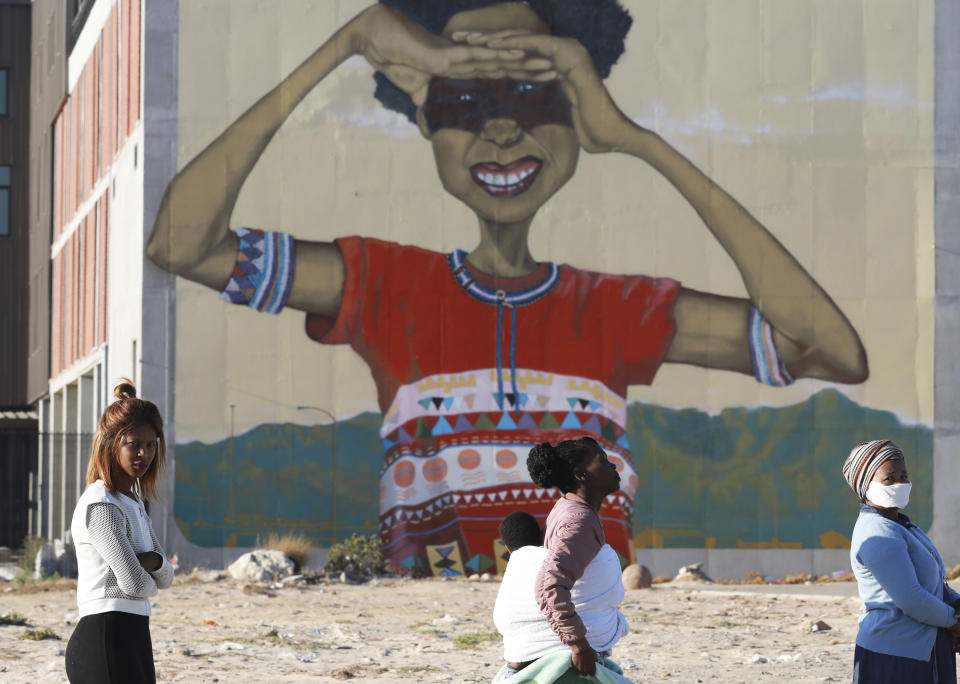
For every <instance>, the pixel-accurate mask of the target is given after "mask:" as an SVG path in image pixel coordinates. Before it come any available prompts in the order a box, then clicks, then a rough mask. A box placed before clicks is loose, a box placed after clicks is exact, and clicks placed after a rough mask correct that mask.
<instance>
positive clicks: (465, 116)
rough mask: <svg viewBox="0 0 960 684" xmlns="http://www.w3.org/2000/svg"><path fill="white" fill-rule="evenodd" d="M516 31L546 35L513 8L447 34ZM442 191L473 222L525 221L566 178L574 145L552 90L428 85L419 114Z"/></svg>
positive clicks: (469, 20)
mask: <svg viewBox="0 0 960 684" xmlns="http://www.w3.org/2000/svg"><path fill="white" fill-rule="evenodd" d="M508 28H514V29H523V30H528V31H531V32H535V33H548V31H547V29H546V27H544V25H543V23H542V22H541V21H540V18H539V17H538V16H537V15H536V13H534V12H533V11H532V10H531V9H529V8H528V7H526V6H524V5H522V4H519V3H507V4H503V5H495V6H492V7H486V8H483V9H479V10H472V11H469V12H460V13H459V14H455V15H454V16H453V17H451V19H450V21H449V22H448V23H447V26H446V27H445V28H444V32H443V34H444V36H446V37H449V36H450V35H451V34H452V33H453V32H454V31H486V32H490V31H497V30H501V29H508ZM420 118H421V128H422V130H423V131H424V134H425V135H426V136H427V137H428V138H429V139H430V140H431V142H432V143H433V152H434V157H435V159H436V163H437V171H438V173H439V175H440V181H441V182H442V183H443V186H444V188H446V190H447V191H448V192H449V193H451V194H452V195H454V196H455V197H457V198H459V199H460V200H462V201H463V202H465V203H466V204H467V206H469V207H470V208H471V209H473V210H474V212H476V213H477V214H478V215H479V216H480V217H481V218H484V219H487V220H490V221H497V222H503V223H510V222H514V221H520V220H523V219H526V218H529V217H531V216H533V214H535V213H536V211H537V210H538V209H539V208H540V207H541V206H542V205H543V203H544V202H546V201H547V199H549V198H550V197H551V196H552V195H553V194H554V193H555V192H556V191H557V190H559V189H560V188H561V187H562V186H563V184H564V183H566V182H567V181H568V180H569V179H570V178H571V177H572V176H573V174H574V172H575V170H576V167H577V159H578V157H579V153H580V144H579V141H578V139H577V135H576V132H575V130H574V128H573V120H572V116H571V112H570V102H569V101H568V100H567V97H566V95H564V93H563V91H562V89H561V87H560V85H559V83H557V82H546V83H535V82H529V81H515V80H512V79H477V80H453V79H442V78H435V79H433V81H431V83H430V88H429V90H428V93H427V98H426V101H425V102H424V104H423V108H422V110H421V112H420Z"/></svg>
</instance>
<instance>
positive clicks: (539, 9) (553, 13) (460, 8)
mask: <svg viewBox="0 0 960 684" xmlns="http://www.w3.org/2000/svg"><path fill="white" fill-rule="evenodd" d="M380 2H381V3H382V4H384V5H389V6H390V7H393V8H394V9H396V10H398V11H399V12H402V13H403V14H405V15H406V16H408V17H409V18H410V19H412V20H413V21H415V22H417V23H418V24H420V25H421V26H423V27H424V28H425V29H427V30H428V31H430V32H431V33H437V34H439V33H440V32H441V31H443V27H444V26H446V25H447V22H448V21H449V20H450V17H452V16H453V15H454V14H457V13H459V12H468V11H470V10H475V9H481V8H483V7H490V6H491V5H500V4H503V3H504V2H505V0H380ZM524 4H525V5H527V6H529V7H530V9H532V10H533V11H534V12H536V13H537V15H538V16H539V17H540V19H541V20H542V21H543V23H544V24H546V25H547V28H549V29H550V32H551V33H552V34H553V35H555V36H562V37H564V38H575V39H577V40H578V41H579V42H580V44H581V45H583V47H585V48H586V50H587V52H588V53H590V57H591V58H593V64H594V66H596V67H597V72H598V73H599V74H600V77H601V78H606V77H607V76H609V75H610V69H611V67H612V66H613V65H614V64H616V63H617V60H618V59H620V55H622V54H623V50H624V45H623V41H624V38H626V35H627V32H628V31H629V30H630V26H631V24H633V18H632V17H631V16H630V14H629V12H627V10H625V9H624V8H623V7H622V6H621V5H620V3H619V2H618V0H525V2H524ZM373 77H374V79H375V80H376V82H377V87H376V90H375V91H374V93H373V96H374V97H376V98H377V99H378V100H380V102H381V103H382V104H383V106H384V107H386V108H387V109H392V110H393V111H395V112H400V113H401V114H403V115H405V116H406V117H407V118H408V119H410V121H415V120H416V118H415V116H416V111H417V107H416V105H414V104H413V100H411V99H410V96H409V95H407V94H406V93H405V92H403V91H402V90H400V88H398V87H397V86H395V85H394V84H393V83H392V82H391V81H390V79H388V78H387V77H386V76H384V75H383V74H382V73H380V72H379V71H378V72H376V73H375V74H374V75H373Z"/></svg>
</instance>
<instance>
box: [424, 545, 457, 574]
mask: <svg viewBox="0 0 960 684" xmlns="http://www.w3.org/2000/svg"><path fill="white" fill-rule="evenodd" d="M427 561H428V562H429V563H430V571H431V572H432V573H433V576H434V577H463V575H464V574H466V573H464V571H463V561H461V560H460V545H459V544H457V543H456V542H451V543H449V544H433V545H431V544H428V545H427Z"/></svg>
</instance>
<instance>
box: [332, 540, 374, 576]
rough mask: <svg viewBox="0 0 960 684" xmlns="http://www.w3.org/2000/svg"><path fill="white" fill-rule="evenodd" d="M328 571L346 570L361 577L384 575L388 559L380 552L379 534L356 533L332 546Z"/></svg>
mask: <svg viewBox="0 0 960 684" xmlns="http://www.w3.org/2000/svg"><path fill="white" fill-rule="evenodd" d="M324 569H325V570H326V571H327V572H346V573H348V574H351V575H356V576H361V577H372V576H374V575H383V574H385V573H386V571H387V559H386V558H384V557H383V554H382V553H380V540H379V539H378V538H377V535H375V534H372V535H370V536H369V537H361V536H360V535H359V534H354V535H353V536H352V537H350V538H349V539H344V540H343V541H342V542H340V543H339V544H334V545H333V546H331V547H330V555H329V556H328V557H327V565H326V567H325V568H324Z"/></svg>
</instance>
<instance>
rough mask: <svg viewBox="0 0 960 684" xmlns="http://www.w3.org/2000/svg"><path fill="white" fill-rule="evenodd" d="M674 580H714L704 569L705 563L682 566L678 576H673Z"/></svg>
mask: <svg viewBox="0 0 960 684" xmlns="http://www.w3.org/2000/svg"><path fill="white" fill-rule="evenodd" d="M673 581H674V582H713V580H712V579H710V578H709V577H707V573H705V572H704V571H703V563H694V564H693V565H684V566H683V567H682V568H680V571H679V572H678V573H677V576H676V577H674V578H673Z"/></svg>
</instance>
